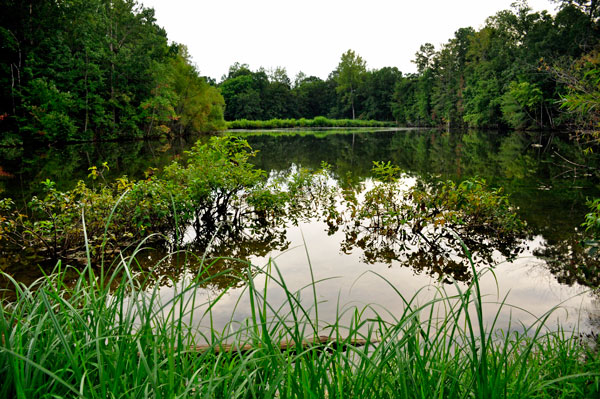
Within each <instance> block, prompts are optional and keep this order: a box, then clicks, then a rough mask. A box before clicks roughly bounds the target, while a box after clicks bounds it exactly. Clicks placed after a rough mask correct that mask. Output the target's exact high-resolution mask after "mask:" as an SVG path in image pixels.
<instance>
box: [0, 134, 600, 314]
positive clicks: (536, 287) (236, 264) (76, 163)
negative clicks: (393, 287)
mask: <svg viewBox="0 0 600 399" xmlns="http://www.w3.org/2000/svg"><path fill="white" fill-rule="evenodd" d="M253 134H254V133H253ZM246 138H247V139H248V141H249V142H250V144H251V146H252V147H253V148H254V149H257V150H259V153H258V156H257V157H256V159H254V161H253V162H254V163H255V164H256V165H257V166H258V167H259V168H261V169H264V170H267V171H271V176H275V175H286V174H289V172H290V170H298V169H301V168H309V169H312V170H316V169H319V168H320V166H321V163H322V162H323V161H325V162H327V163H329V164H330V165H331V180H332V181H333V182H334V183H335V184H336V186H337V189H338V191H339V192H340V195H341V197H336V201H337V203H336V205H335V207H336V208H335V209H336V211H337V212H338V213H340V212H341V210H342V208H344V207H347V206H348V204H342V202H343V198H344V196H343V191H344V190H350V189H355V190H356V189H358V188H359V187H360V185H361V184H363V185H365V190H368V189H369V188H370V187H369V186H368V185H369V184H370V183H369V182H370V181H371V180H370V179H371V178H372V177H373V174H372V162H373V161H391V162H392V163H393V164H396V165H398V166H400V167H401V168H402V169H403V170H404V171H405V172H406V178H407V179H414V180H415V181H419V182H421V183H422V184H424V185H428V184H431V183H432V182H434V181H438V180H440V179H442V180H445V179H451V180H454V181H461V180H463V179H467V178H473V177H475V176H478V177H480V178H485V179H486V180H487V181H488V184H489V185H490V186H492V187H498V186H502V187H504V188H505V189H506V192H507V193H508V194H509V195H510V201H511V202H512V203H513V204H514V205H515V206H516V207H517V208H518V213H519V215H520V217H521V218H522V219H524V220H526V221H527V223H528V226H529V229H530V230H529V232H528V233H527V237H521V236H512V237H508V236H498V235H495V234H493V232H491V231H485V229H482V228H478V229H476V228H472V229H464V230H463V231H455V230H452V231H451V230H448V229H447V228H445V227H444V226H439V225H435V224H434V225H429V226H428V227H425V226H423V228H422V229H419V232H420V234H421V235H422V236H421V235H419V234H418V233H416V232H415V231H413V227H414V226H409V225H407V224H405V223H404V224H400V223H396V224H393V223H392V224H388V225H386V226H385V228H382V227H381V226H377V223H375V222H374V220H373V219H372V218H369V217H364V218H357V217H353V216H352V215H351V214H350V215H348V214H345V215H344V214H336V213H333V214H332V213H331V204H330V203H329V204H325V203H324V204H319V207H320V208H319V212H318V213H313V212H314V211H315V209H316V208H315V207H316V204H315V203H313V202H311V201H309V200H307V203H305V204H303V206H304V207H306V206H308V205H311V206H313V208H311V209H310V212H309V211H306V212H305V213H304V214H301V212H300V211H301V210H302V209H309V208H302V206H298V208H297V211H298V213H297V214H296V216H293V217H289V216H290V215H288V218H287V219H285V220H284V219H277V220H270V221H267V219H265V218H262V219H261V218H245V219H244V220H241V219H240V220H233V221H232V220H230V219H228V218H225V219H215V220H211V221H207V222H209V223H207V224H199V225H198V226H195V227H194V226H192V227H191V229H192V230H193V232H190V234H189V235H188V239H187V240H185V242H182V243H181V246H180V247H179V249H186V250H190V251H192V252H193V253H194V254H195V256H191V255H187V256H186V255H180V256H167V255H166V254H167V253H168V252H169V251H171V250H174V249H177V248H178V247H177V246H173V245H166V246H165V247H160V246H156V248H154V249H152V250H149V251H148V252H147V256H149V257H150V259H147V261H146V262H143V263H142V265H141V266H142V267H144V268H146V269H148V268H150V267H153V266H154V265H156V260H157V259H163V258H164V257H165V256H167V257H166V258H165V260H164V261H163V262H161V263H160V265H159V268H157V269H155V272H156V273H157V274H160V275H164V276H170V277H169V279H168V280H171V281H173V280H177V279H178V278H179V277H180V276H183V275H186V274H190V273H191V274H197V273H201V272H203V270H202V268H201V266H200V265H201V262H200V259H202V258H203V257H204V258H205V259H213V258H215V257H217V256H224V257H226V258H231V259H233V258H235V259H239V260H241V261H237V260H236V261H233V260H228V259H224V260H221V261H218V262H217V263H215V264H212V265H211V270H212V271H213V272H215V273H216V272H219V271H224V270H228V271H231V272H232V275H233V276H235V274H236V273H243V272H244V271H245V270H246V269H245V268H246V267H247V264H246V263H245V261H248V262H254V263H256V262H259V263H260V262H266V259H267V258H268V257H269V256H276V255H280V258H279V260H278V264H280V265H281V266H282V267H285V270H284V271H285V273H286V276H289V277H288V280H290V279H292V280H293V279H294V278H297V282H298V284H299V285H301V284H305V283H306V279H305V278H306V274H307V272H306V270H307V259H306V258H305V257H303V254H304V249H302V250H298V249H293V248H296V247H298V246H304V244H305V243H306V247H307V250H308V252H309V253H310V258H311V262H313V267H314V268H315V270H316V269H319V271H318V275H319V276H321V277H323V278H325V277H331V276H343V280H344V283H340V282H337V283H336V284H338V285H337V286H334V285H331V286H328V288H327V290H332V292H337V291H339V290H340V289H341V288H339V287H341V286H343V284H349V285H352V284H353V281H354V279H356V276H357V275H360V274H361V273H363V272H365V271H366V270H377V271H379V272H383V270H386V271H385V273H386V274H385V276H386V278H389V279H390V281H393V282H395V283H397V284H398V286H402V285H406V286H407V287H408V286H410V287H411V289H412V288H415V289H417V288H420V287H422V286H423V284H427V283H428V282H430V281H431V279H433V280H435V281H438V280H442V281H445V282H448V281H450V279H454V280H458V281H469V279H470V278H471V277H472V276H471V271H470V269H469V268H468V261H467V260H466V259H465V258H464V256H463V251H462V246H461V244H460V242H459V241H458V239H457V236H456V235H455V234H456V233H458V237H460V238H461V239H462V240H463V241H464V242H465V244H466V246H467V247H468V248H470V249H471V250H472V252H473V256H474V260H475V261H476V263H477V264H478V266H479V267H481V266H484V265H492V266H493V265H496V266H495V270H496V271H497V275H498V276H499V279H500V280H501V281H500V282H499V283H498V284H499V285H502V284H504V285H505V286H504V287H505V288H506V289H507V290H508V289H512V290H513V294H514V295H513V297H514V301H515V302H516V303H529V302H533V303H538V302H539V309H542V308H543V305H544V304H546V305H548V304H550V303H556V301H559V302H560V301H561V300H563V299H565V297H568V296H570V295H574V294H576V293H579V292H581V291H583V290H584V288H582V285H596V286H597V285H598V284H600V282H599V281H598V275H599V274H598V270H599V265H600V260H598V257H597V256H596V255H591V254H590V253H589V252H587V251H585V250H584V249H583V248H582V247H581V246H580V242H581V240H582V236H581V233H580V232H576V230H575V229H576V227H578V226H579V224H580V223H581V222H582V221H583V215H584V214H585V213H586V207H585V199H586V197H594V196H599V195H600V194H599V192H598V189H597V188H596V187H595V186H594V184H595V183H594V182H595V181H597V176H584V175H586V174H588V175H589V174H590V173H591V174H594V173H595V172H590V170H589V169H588V168H579V169H578V168H574V166H573V165H571V164H566V163H565V162H564V160H563V159H562V158H565V159H568V160H570V161H572V162H573V163H576V164H580V165H594V164H596V163H597V161H596V159H594V158H590V156H586V155H584V154H583V153H582V152H581V151H579V150H578V149H577V148H576V147H574V146H572V145H567V144H566V143H565V142H564V141H561V140H560V139H558V138H555V139H553V141H552V143H549V144H548V145H546V143H543V145H542V146H541V147H540V146H537V144H538V143H537V142H536V141H535V140H534V139H533V138H531V137H530V136H529V135H528V134H526V133H518V132H517V133H510V134H504V135H503V134H497V133H485V132H480V131H470V132H463V133H461V134H451V133H442V132H438V131H396V132H379V133H378V132H369V133H362V134H353V135H348V134H333V135H325V136H321V137H318V136H311V135H284V136H273V135H250V136H247V137H246ZM192 141H193V140H190V142H183V141H180V142H174V143H167V142H165V143H158V144H151V143H143V142H138V143H130V144H110V143H109V144H102V145H101V146H98V145H83V146H79V147H76V146H73V147H67V148H62V149H37V150H35V151H34V152H19V150H7V149H3V150H1V151H2V152H0V154H1V155H0V159H1V162H0V166H1V167H2V173H1V174H0V188H1V189H2V190H3V191H4V192H3V193H0V195H8V194H10V195H12V196H15V195H14V194H15V193H16V194H17V195H16V196H17V197H19V196H20V198H27V197H28V196H30V195H32V194H33V193H35V192H36V190H37V188H36V187H37V186H36V185H37V183H38V182H39V181H41V180H44V179H46V178H50V179H52V180H56V181H57V187H58V188H59V189H67V188H69V187H70V185H73V184H74V180H73V179H74V178H75V179H76V178H82V179H85V178H86V176H87V174H88V170H87V169H88V167H90V166H93V165H99V164H101V163H102V162H108V164H109V165H110V166H111V171H110V174H107V175H106V176H105V178H106V179H107V180H109V179H111V178H113V177H116V176H117V175H120V174H127V175H129V176H131V177H143V175H144V171H147V170H148V168H149V167H151V166H152V167H159V168H160V166H161V165H164V164H167V163H169V162H171V160H173V159H176V158H178V157H180V156H182V155H183V151H184V150H186V149H187V148H188V147H189V145H191V144H192ZM533 144H535V145H533ZM556 154H559V155H560V156H558V155H556ZM183 156H184V155H183ZM591 157H594V155H591ZM157 173H158V172H157ZM583 177H585V178H583ZM358 196H359V197H360V194H359V195H358ZM340 198H341V199H340ZM23 201H25V199H23ZM338 208H340V209H338ZM345 210H347V209H345ZM308 215H313V217H312V218H309V217H308ZM315 215H316V216H315ZM357 222H358V224H357ZM301 233H304V237H302V236H301V235H300V234H301ZM423 236H424V237H423ZM184 244H185V245H184ZM526 256H529V257H530V258H526ZM190 259H192V260H193V259H196V260H193V261H190ZM505 260H515V262H514V263H512V264H509V263H502V262H504V261H505ZM13 261H14V258H13ZM183 265H186V266H185V267H184V266H183ZM41 266H44V265H43V264H42V265H41ZM52 266H53V265H46V266H45V267H46V269H45V270H48V268H49V267H52ZM6 267H7V270H8V271H9V272H10V273H11V274H13V275H14V276H16V277H17V278H18V279H21V280H23V281H27V279H32V278H33V276H35V275H38V276H39V273H38V272H37V271H38V270H39V268H38V267H37V265H36V266H34V267H33V269H32V268H24V267H23V266H22V265H20V264H18V262H15V263H13V264H12V265H7V266H6ZM533 270H535V272H533ZM547 272H549V273H547ZM415 275H416V276H415ZM27 276H30V277H27ZM165 281H167V280H165ZM237 281H239V280H236V279H235V278H233V277H232V278H225V277H223V278H221V279H220V280H219V279H216V280H214V282H213V284H214V286H213V287H211V289H214V290H219V289H223V288H224V287H227V286H230V285H232V284H233V285H236V284H238V283H237ZM295 281H296V280H295ZM409 281H410V282H409ZM540 281H544V283H543V284H540ZM301 282H302V283H301ZM556 282H559V283H560V284H564V285H566V286H568V285H572V287H565V286H563V285H557V284H556ZM294 284H295V283H294ZM340 284H341V285H340ZM359 286H360V284H358V285H355V289H354V291H353V292H352V294H347V295H346V294H345V296H346V299H348V300H366V299H367V298H372V297H373V299H375V298H374V297H377V298H379V299H382V300H383V301H384V302H385V296H384V295H383V294H380V293H379V292H378V291H377V288H376V287H375V286H374V285H369V284H366V283H365V285H364V287H363V288H360V289H359V288H358V287H359ZM334 287H338V288H337V289H336V288H334ZM487 288H488V289H489V290H490V291H494V289H495V283H493V282H490V283H489V286H488V287H487ZM328 298H330V296H328ZM535 301H538V302H535ZM586 301H587V302H589V300H588V299H586ZM595 301H596V302H594V303H596V304H597V299H596V300H595ZM587 302H586V303H587ZM588 305H590V306H591V304H590V303H588ZM532 306H534V307H535V306H537V305H532ZM592 307H593V306H592ZM596 308H597V306H596ZM531 310H533V311H535V309H531ZM590 317H591V316H590Z"/></svg>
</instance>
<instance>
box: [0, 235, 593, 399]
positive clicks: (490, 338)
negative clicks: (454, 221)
mask: <svg viewBox="0 0 600 399" xmlns="http://www.w3.org/2000/svg"><path fill="white" fill-rule="evenodd" d="M143 246H144V242H142V243H141V244H140V245H138V246H137V247H136V248H135V249H134V250H133V254H132V255H131V256H130V257H127V258H124V257H121V258H119V259H118V260H117V261H115V262H114V263H113V264H111V265H105V267H103V268H100V269H97V268H94V267H92V266H91V265H89V264H88V266H87V267H86V268H85V269H84V270H75V269H70V268H68V267H66V268H65V267H63V265H61V264H60V263H59V264H58V265H57V269H56V271H55V273H53V274H52V275H48V276H46V277H44V278H42V279H40V280H38V281H37V282H36V283H34V284H33V285H31V286H24V285H22V284H20V283H18V282H17V281H14V280H11V277H10V276H7V275H5V277H6V278H7V279H9V280H10V281H11V282H12V287H11V289H13V290H14V291H15V293H16V296H15V299H14V300H11V301H8V300H6V299H5V300H3V301H2V302H1V307H0V334H1V336H2V341H1V346H0V379H1V380H2V381H3V383H2V384H0V397H2V398H12V397H16V398H51V397H52V398H54V397H81V398H138V397H139V398H142V397H152V398H188V397H189V398H367V397H368V398H466V397H469V398H597V397H598V395H599V394H600V357H599V356H598V353H597V352H595V351H593V350H592V349H590V348H588V347H587V346H586V345H582V344H581V342H580V340H578V339H577V337H575V336H573V335H572V334H569V333H567V332H565V331H562V330H559V331H554V332H552V331H547V330H546V329H545V323H546V320H548V318H549V317H551V315H552V311H550V312H548V313H546V314H545V315H542V316H541V317H540V318H539V319H538V320H537V322H536V323H534V324H532V325H528V326H524V325H521V324H518V322H516V321H515V323H514V324H515V326H517V325H518V328H515V329H512V328H508V329H506V330H504V331H502V330H499V329H498V328H497V327H496V325H495V323H496V320H498V317H499V315H500V312H501V311H502V308H505V307H507V306H509V305H507V304H506V301H505V300H503V301H502V303H501V305H502V306H500V309H499V310H495V311H494V312H496V313H494V315H493V317H492V320H494V322H493V323H491V324H488V325H486V324H485V323H484V318H485V319H487V320H489V317H485V316H488V315H487V314H486V312H487V310H486V303H484V301H483V297H482V294H481V292H480V290H479V279H480V278H481V275H482V273H485V271H479V272H475V268H474V267H473V272H474V273H473V274H474V278H473V280H472V282H471V283H470V284H469V285H468V286H464V285H459V284H456V285H454V286H449V287H448V288H445V286H437V287H436V294H435V296H434V297H433V298H432V299H431V300H429V301H427V302H425V303H419V302H418V297H417V296H418V294H417V295H415V296H414V297H410V298H407V297H405V296H403V295H402V293H401V292H400V291H399V290H398V289H397V288H396V287H393V285H392V284H391V283H390V282H389V281H387V280H386V279H385V278H384V277H382V276H379V277H380V278H381V284H386V285H390V286H391V287H392V288H393V289H394V292H395V298H390V301H392V300H395V301H400V302H402V303H403V304H404V306H403V309H404V311H403V313H402V314H400V315H392V314H390V313H389V312H387V311H385V309H383V310H382V309H381V308H379V307H375V306H365V307H363V308H357V307H344V306H340V307H339V310H338V314H337V316H336V317H335V319H334V320H325V319H324V316H323V315H322V314H319V317H317V314H318V313H317V312H318V303H316V302H315V301H316V298H317V295H316V292H317V291H318V288H319V282H318V281H315V280H314V279H313V281H312V283H311V284H309V285H308V286H307V287H305V288H304V289H302V290H300V291H292V290H290V289H289V287H288V285H287V284H286V281H285V278H284V276H283V273H282V271H281V270H280V269H279V268H278V267H277V265H276V264H275V263H274V262H269V264H267V265H266V266H265V267H263V268H258V267H255V266H253V265H251V264H247V265H246V275H245V276H241V277H240V276H239V273H238V277H237V278H241V279H242V280H243V281H244V283H245V288H244V291H245V292H244V295H246V296H247V298H248V299H249V307H250V317H249V318H248V320H246V321H245V322H243V323H241V324H240V323H234V322H233V316H232V319H231V322H230V323H229V324H228V325H227V326H226V327H225V328H222V329H220V330H218V329H217V328H216V327H215V325H214V323H213V320H214V314H213V312H214V307H215V305H216V304H218V303H219V301H220V300H221V299H222V298H223V296H224V295H226V294H227V292H228V290H225V291H223V292H220V293H219V294H217V295H215V296H213V298H212V299H210V300H207V299H203V298H205V296H201V295H199V294H198V293H199V292H201V290H203V289H205V287H206V286H207V285H210V283H211V280H212V279H215V278H218V277H219V275H220V274H209V273H208V272H207V271H209V270H210V267H211V262H210V261H209V260H207V259H205V260H204V267H203V268H202V269H201V271H200V272H199V273H198V274H197V275H196V276H194V277H193V278H188V279H182V280H180V281H172V282H171V287H172V288H171V291H172V294H171V295H169V296H168V297H165V296H164V294H161V291H160V289H159V286H158V285H157V284H154V281H153V280H152V277H151V274H150V273H143V272H141V271H138V270H137V265H136V259H137V257H139V256H141V254H142V251H143ZM178 256H193V255H191V254H185V253H179V254H178ZM159 266H160V262H159V263H158V264H157V267H159ZM308 267H309V268H310V272H311V273H310V275H311V276H312V267H311V265H310V262H309V264H308ZM108 270H110V272H108ZM73 275H74V276H75V278H71V277H69V276H73ZM257 276H262V278H261V279H258V278H257ZM258 281H263V283H260V285H259V283H257V282H258ZM274 289H277V290H283V292H284V293H285V298H286V300H285V302H284V303H274V302H272V301H270V300H269V293H270V292H272V290H274ZM239 306H241V305H239ZM234 311H235V310H232V312H234ZM366 314H369V315H370V316H368V317H367V316H365V315H366ZM199 324H202V325H204V326H207V327H208V333H206V332H204V333H203V332H202V331H205V330H200V329H198V328H197V327H196V326H198V325H199ZM233 326H235V328H232V327H233ZM211 327H212V328H211ZM318 335H321V336H322V335H327V336H328V337H329V338H330V339H327V340H326V339H322V340H321V341H320V343H318V345H317V347H315V346H312V345H308V346H307V345H306V340H307V339H310V338H312V337H315V336H318ZM284 340H285V341H286V342H287V343H288V344H287V345H285V346H282V345H281V342H282V341H284ZM357 340H360V342H361V343H363V344H364V345H362V346H356V345H353V343H356V342H357ZM199 344H204V346H202V348H201V349H200V350H199V348H198V345H199ZM228 345H229V346H228ZM319 345H320V346H319ZM224 348H227V350H224ZM236 348H243V349H244V350H241V349H240V350H237V349H236ZM316 349H318V350H316Z"/></svg>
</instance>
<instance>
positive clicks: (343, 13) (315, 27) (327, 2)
mask: <svg viewBox="0 0 600 399" xmlns="http://www.w3.org/2000/svg"><path fill="white" fill-rule="evenodd" d="M514 1H515V0H452V1H451V0H428V1H423V0H416V1H415V0H411V1H406V0H405V1H402V0H395V1H394V0H366V1H365V0H363V1H357V0H302V1H300V0H210V1H208V0H138V2H140V3H142V4H144V5H145V6H146V7H152V8H154V9H155V10H156V18H157V21H158V24H159V25H161V26H162V27H164V28H165V29H166V31H167V34H168V37H169V40H170V41H175V42H178V43H183V44H185V45H187V46H188V49H189V51H190V54H191V56H192V59H193V61H194V62H195V63H196V64H197V66H198V69H199V70H200V73H201V74H202V75H207V76H210V77H213V78H215V79H217V81H220V79H221V76H222V75H224V74H226V73H227V71H228V70H229V66H230V65H231V64H233V63H234V62H236V61H239V62H241V63H247V64H249V65H250V68H251V69H252V70H256V69H258V68H259V67H261V66H262V67H264V68H266V69H269V68H274V67H277V66H282V67H285V68H286V69H287V72H288V75H289V77H290V78H291V79H292V81H293V80H294V77H295V75H296V73H298V71H302V72H304V73H305V74H306V75H315V76H318V77H320V78H322V79H325V78H327V75H328V74H329V73H330V72H331V71H332V70H333V69H335V67H336V66H337V64H338V63H339V60H340V57H341V55H342V53H344V52H345V51H346V50H348V49H352V50H354V51H355V52H356V53H357V54H359V55H360V56H361V57H362V58H363V59H364V60H365V61H366V62H367V68H369V69H374V68H382V67H384V66H396V67H398V68H399V69H400V70H401V71H402V72H403V73H406V72H414V71H415V70H416V68H415V66H414V64H413V63H411V62H410V61H411V60H412V59H413V58H414V54H415V52H416V51H417V50H418V49H419V46H420V45H421V44H423V43H426V42H430V43H433V44H434V45H435V47H436V49H437V48H439V45H440V44H442V43H445V42H446V41H448V39H450V38H451V37H453V36H454V32H455V31H456V30H457V29H458V28H462V27H467V26H472V27H473V28H475V29H478V28H480V27H481V26H482V25H483V23H484V21H485V19H486V18H487V17H488V16H490V15H493V14H495V13H496V12H497V11H500V10H504V9H508V8H510V5H511V3H513V2H514ZM529 5H530V7H531V8H532V9H533V10H536V11H538V10H548V11H549V12H551V13H552V14H554V13H555V8H556V5H555V4H554V3H551V2H550V1H549V0H529Z"/></svg>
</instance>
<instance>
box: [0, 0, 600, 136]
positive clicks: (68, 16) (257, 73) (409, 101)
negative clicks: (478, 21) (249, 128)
mask: <svg viewBox="0 0 600 399" xmlns="http://www.w3.org/2000/svg"><path fill="white" fill-rule="evenodd" d="M556 2H557V3H558V11H557V13H556V15H551V14H550V13H548V12H546V11H541V12H534V11H532V10H531V9H530V8H529V7H528V5H527V3H526V1H520V2H517V3H515V4H514V5H513V8H512V9H510V10H504V11H500V12H498V13H497V14H496V15H494V16H491V17H489V18H488V19H487V20H486V22H485V24H484V25H483V26H482V27H481V28H480V29H478V30H476V29H473V28H470V27H467V28H461V29H458V30H457V31H456V32H455V34H454V37H452V38H451V39H449V40H448V41H447V42H446V43H445V44H442V45H441V46H440V47H439V48H438V49H436V48H435V47H434V46H433V45H432V44H430V43H425V44H423V45H422V46H421V47H420V49H419V50H418V51H417V53H416V54H415V59H414V60H413V62H414V63H415V64H416V67H417V72H416V73H402V72H401V71H400V70H399V69H398V68H396V67H383V68H380V69H367V63H366V61H365V60H364V59H363V58H362V57H361V56H360V55H358V54H356V53H355V52H354V51H352V50H348V51H347V52H346V53H344V54H343V55H342V57H341V59H340V62H339V64H338V65H337V66H336V68H335V69H334V70H333V71H332V72H331V73H330V74H329V76H328V77H327V79H321V78H319V77H316V76H306V75H305V74H303V73H302V72H300V73H299V74H298V75H297V76H296V77H295V78H294V79H293V80H292V79H291V78H290V77H289V76H288V74H287V72H286V70H285V69H284V68H281V67H277V68H274V69H271V70H266V69H264V68H259V69H258V70H252V69H251V68H250V66H249V65H247V64H240V63H235V64H234V65H232V66H231V67H230V68H229V71H228V73H227V74H225V75H224V76H223V77H222V78H221V80H220V82H218V83H217V82H216V81H214V80H212V79H208V78H205V77H202V76H200V74H199V72H198V70H197V68H196V67H195V66H194V65H193V63H192V62H191V60H190V56H189V54H188V52H187V49H186V47H185V46H184V45H181V44H176V43H175V44H169V43H168V41H167V35H166V32H165V31H164V30H163V29H162V28H161V27H159V26H158V25H157V23H156V20H155V17H154V10H152V9H151V8H145V7H143V6H140V5H138V3H137V2H136V1H135V0H85V1H84V0H2V3H1V4H2V7H1V9H2V13H0V145H15V144H20V143H23V142H27V141H48V142H56V141H87V140H98V141H103V140H121V139H133V138H145V137H157V136H164V135H184V134H186V133H190V132H203V131H214V130H220V129H224V128H225V122H224V119H225V120H228V121H232V120H240V119H247V120H270V119H275V118H277V119H290V118H315V117H317V116H322V117H327V118H331V119H362V120H378V121H391V122H395V123H397V124H400V125H407V126H446V127H493V128H514V129H547V128H557V127H564V126H565V125H569V124H572V125H573V126H580V127H581V126H583V127H585V128H586V129H588V130H593V131H597V130H600V129H597V127H598V124H599V123H600V111H598V110H600V100H598V98H600V94H599V93H600V88H599V87H600V84H599V82H600V56H599V54H600V45H599V43H600V25H599V16H600V7H598V1H596V0H556ZM565 111H567V112H565ZM597 139H598V138H596V140H597Z"/></svg>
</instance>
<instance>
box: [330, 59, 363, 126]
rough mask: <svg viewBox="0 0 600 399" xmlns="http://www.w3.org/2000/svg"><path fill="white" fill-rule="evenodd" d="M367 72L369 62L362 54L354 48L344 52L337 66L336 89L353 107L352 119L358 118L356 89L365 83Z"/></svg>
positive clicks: (344, 100) (345, 101) (347, 104)
mask: <svg viewBox="0 0 600 399" xmlns="http://www.w3.org/2000/svg"><path fill="white" fill-rule="evenodd" d="M366 72H367V63H366V62H365V61H364V60H363V59H362V57H361V56H360V55H357V54H355V53H354V51H352V50H348V51H346V52H345V53H344V54H342V59H341V60H340V63H339V64H338V67H337V76H336V80H337V83H338V85H337V87H336V91H337V92H338V93H339V94H341V99H342V101H343V102H344V103H346V106H349V107H350V108H351V109H352V119H356V112H355V110H354V108H355V107H354V102H355V96H356V90H357V89H358V87H359V86H360V85H361V84H362V83H363V81H364V78H365V74H366Z"/></svg>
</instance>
